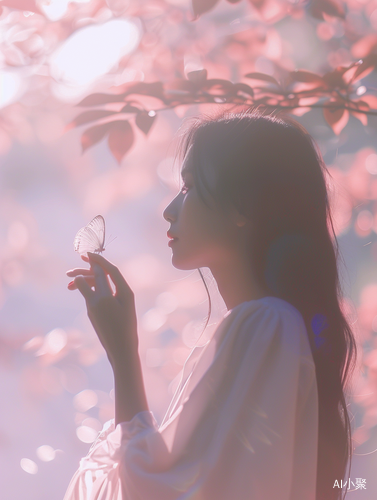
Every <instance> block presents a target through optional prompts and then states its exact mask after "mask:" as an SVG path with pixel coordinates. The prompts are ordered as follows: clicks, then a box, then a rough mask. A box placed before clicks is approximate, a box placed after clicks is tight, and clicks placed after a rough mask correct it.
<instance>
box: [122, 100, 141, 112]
mask: <svg viewBox="0 0 377 500" xmlns="http://www.w3.org/2000/svg"><path fill="white" fill-rule="evenodd" d="M120 112H121V113H139V112H140V109H139V108H137V107H136V106H132V104H130V103H129V102H128V103H127V104H126V105H125V106H123V108H122V109H121V110H120Z"/></svg>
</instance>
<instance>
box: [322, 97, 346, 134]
mask: <svg viewBox="0 0 377 500" xmlns="http://www.w3.org/2000/svg"><path fill="white" fill-rule="evenodd" d="M338 105H339V104H338ZM323 116H324V117H325V120H326V121H327V123H328V124H329V125H330V127H331V128H332V129H333V131H334V133H335V134H336V135H339V134H340V132H341V131H342V130H343V129H344V127H345V126H346V125H347V123H348V118H349V112H348V110H346V109H344V108H339V107H338V108H337V107H336V105H334V106H331V107H326V108H323Z"/></svg>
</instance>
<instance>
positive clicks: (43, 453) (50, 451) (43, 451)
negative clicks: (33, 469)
mask: <svg viewBox="0 0 377 500" xmlns="http://www.w3.org/2000/svg"><path fill="white" fill-rule="evenodd" d="M37 457H38V458H39V460H42V462H51V460H54V458H55V450H54V448H52V446H49V445H48V444H44V445H42V446H39V447H38V448H37Z"/></svg>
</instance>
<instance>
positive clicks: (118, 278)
mask: <svg viewBox="0 0 377 500" xmlns="http://www.w3.org/2000/svg"><path fill="white" fill-rule="evenodd" d="M88 255H89V262H90V264H91V265H92V267H93V264H94V263H97V264H98V265H100V266H101V268H102V269H103V270H104V271H105V272H106V273H107V274H108V275H109V276H110V278H111V279H112V281H113V283H114V285H115V288H116V291H117V294H118V295H119V294H125V293H128V294H129V293H133V292H132V290H131V288H130V287H129V285H128V283H127V282H126V280H125V279H124V278H123V276H122V273H121V272H120V271H119V269H118V268H117V267H116V266H114V264H112V263H111V262H109V261H108V260H106V259H105V258H104V257H102V255H99V254H96V253H91V252H88Z"/></svg>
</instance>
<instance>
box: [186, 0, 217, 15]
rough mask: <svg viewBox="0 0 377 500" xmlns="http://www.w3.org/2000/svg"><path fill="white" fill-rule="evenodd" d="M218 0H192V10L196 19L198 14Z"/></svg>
mask: <svg viewBox="0 0 377 500" xmlns="http://www.w3.org/2000/svg"><path fill="white" fill-rule="evenodd" d="M218 1H219V0H192V10H193V11H194V16H195V18H196V19H197V18H198V17H199V16H201V15H202V14H204V13H205V12H208V11H209V10H211V9H212V8H213V7H214V6H215V5H216V4H217V2H218Z"/></svg>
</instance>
